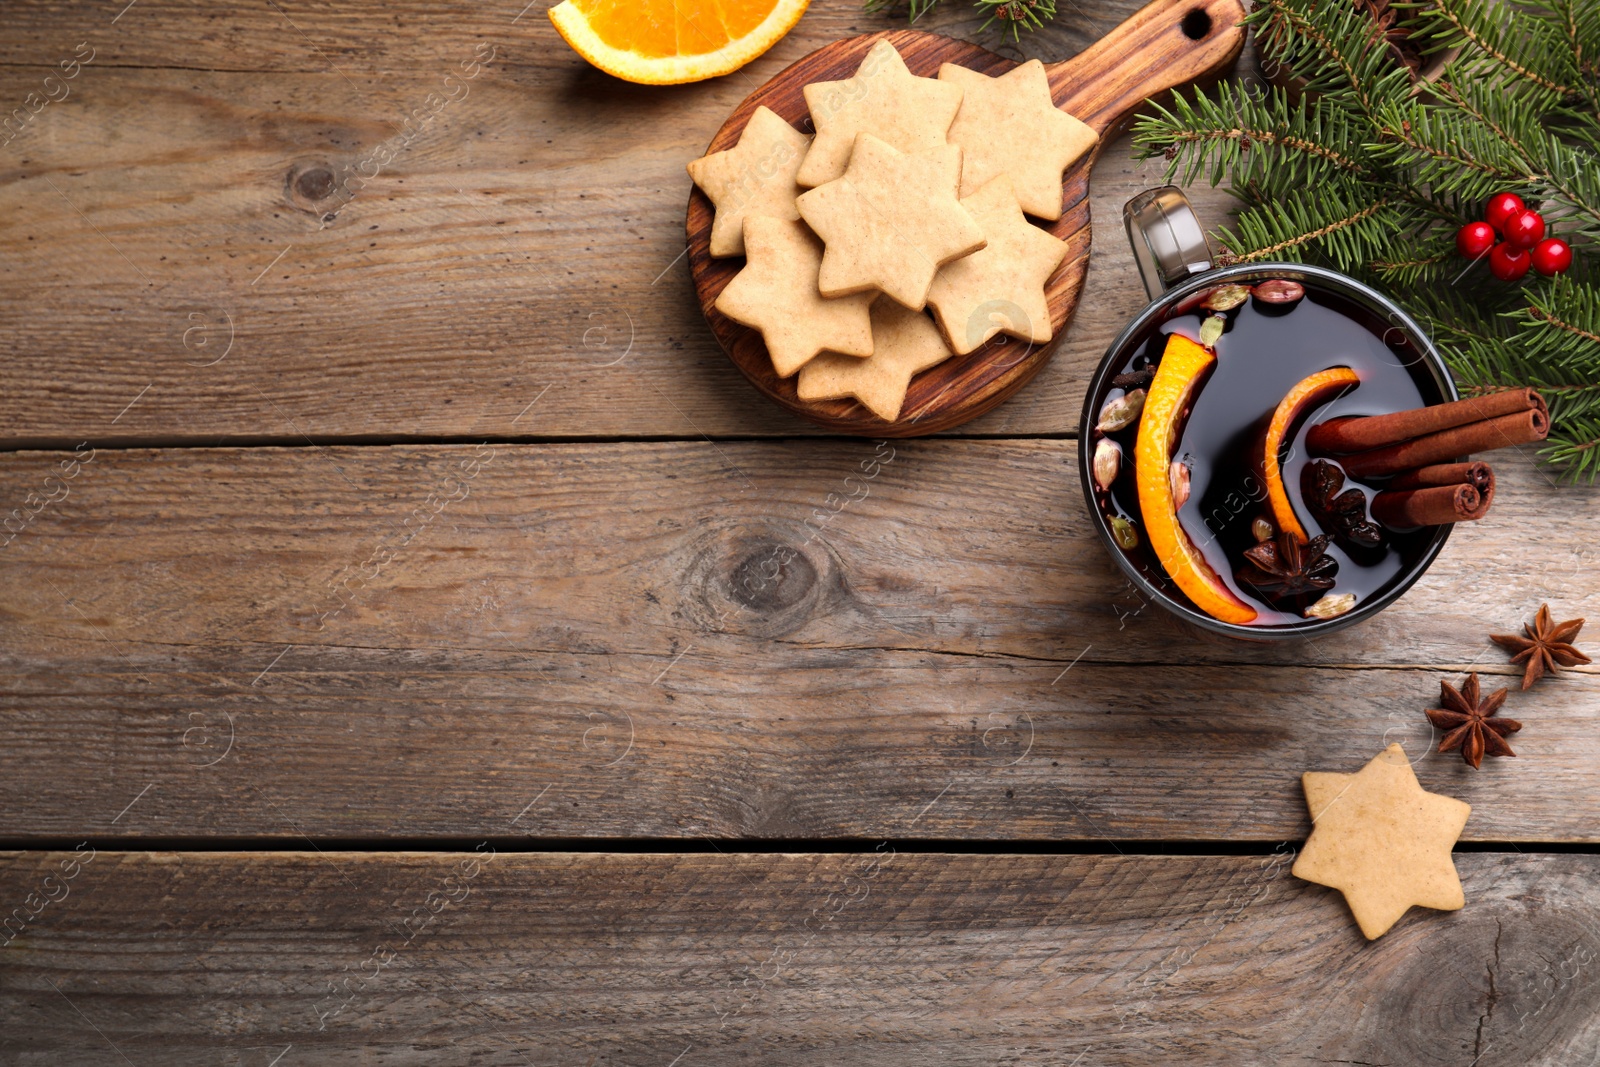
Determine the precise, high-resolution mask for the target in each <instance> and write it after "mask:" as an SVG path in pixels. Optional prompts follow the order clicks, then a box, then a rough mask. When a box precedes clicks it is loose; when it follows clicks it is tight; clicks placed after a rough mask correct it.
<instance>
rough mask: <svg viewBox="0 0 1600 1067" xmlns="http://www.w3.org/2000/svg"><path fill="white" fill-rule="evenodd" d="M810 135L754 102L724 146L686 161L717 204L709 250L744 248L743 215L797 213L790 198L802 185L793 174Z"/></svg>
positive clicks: (722, 252)
mask: <svg viewBox="0 0 1600 1067" xmlns="http://www.w3.org/2000/svg"><path fill="white" fill-rule="evenodd" d="M810 143H811V138H809V137H807V136H806V135H805V134H803V133H801V132H800V131H799V130H797V129H795V128H794V127H793V126H791V125H789V124H788V123H787V122H785V121H783V120H782V119H781V118H779V117H778V116H777V115H776V114H774V113H773V112H772V111H771V110H769V109H767V108H766V107H758V108H756V110H755V113H754V114H753V115H751V116H750V121H749V122H747V123H745V127H744V132H742V133H740V134H739V143H738V144H736V145H734V146H733V147H732V148H730V149H728V150H727V151H726V152H713V153H712V154H711V155H709V156H702V157H701V158H699V159H696V160H693V161H691V162H690V163H689V177H690V179H691V180H693V182H694V183H695V184H696V185H698V186H699V187H700V188H701V189H702V190H703V191H704V192H705V194H706V196H708V197H709V198H710V199H711V202H712V203H713V204H714V205H716V208H717V213H716V216H715V217H714V218H713V219H712V221H711V254H712V255H713V256H739V255H743V254H744V220H745V217H746V216H748V215H766V216H769V217H771V218H775V219H798V218H799V217H800V212H799V211H797V210H796V209H795V206H794V198H795V197H797V196H799V195H800V194H801V193H802V192H804V190H803V189H801V188H800V186H798V185H796V184H795V180H794V176H795V173H796V172H797V171H799V169H800V161H801V160H803V159H805V157H806V148H807V146H808V145H810Z"/></svg>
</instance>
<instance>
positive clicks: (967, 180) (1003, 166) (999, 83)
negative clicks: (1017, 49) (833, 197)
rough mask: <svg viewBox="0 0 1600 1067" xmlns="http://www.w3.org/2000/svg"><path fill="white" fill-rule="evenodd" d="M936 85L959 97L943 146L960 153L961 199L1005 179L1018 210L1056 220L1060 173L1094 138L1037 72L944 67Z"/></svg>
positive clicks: (1039, 66) (1035, 66)
mask: <svg viewBox="0 0 1600 1067" xmlns="http://www.w3.org/2000/svg"><path fill="white" fill-rule="evenodd" d="M939 80H940V81H941V82H948V83H949V84H951V85H955V86H959V87H960V88H961V91H962V97H961V110H960V111H957V112H956V120H955V122H954V123H953V124H951V126H950V129H949V133H948V137H949V140H950V143H951V144H958V145H960V146H961V148H962V150H963V151H964V152H965V153H966V156H965V161H964V169H963V170H962V172H961V195H962V196H970V195H972V194H973V193H974V192H976V191H977V190H978V189H979V188H981V187H983V186H985V185H987V184H989V182H991V181H993V180H994V178H995V176H996V175H1000V174H1006V175H1009V176H1010V177H1011V186H1012V189H1013V190H1014V191H1015V192H1016V194H1017V201H1018V202H1019V203H1021V204H1022V210H1024V211H1026V212H1027V213H1028V214H1030V215H1034V216H1037V217H1038V218H1041V219H1052V220H1054V219H1059V218H1060V217H1061V173H1062V171H1064V170H1066V169H1067V167H1069V166H1071V165H1072V164H1073V163H1074V162H1075V161H1076V160H1077V159H1078V158H1079V157H1080V156H1082V155H1083V154H1084V153H1085V152H1087V151H1089V149H1091V148H1093V147H1094V145H1095V142H1096V141H1098V140H1099V139H1100V135H1099V134H1097V133H1095V132H1094V130H1092V129H1090V128H1089V127H1088V126H1086V125H1084V124H1083V123H1081V122H1079V121H1078V120H1077V119H1075V118H1073V117H1072V116H1071V115H1069V114H1067V113H1066V112H1065V111H1062V110H1061V109H1060V108H1058V107H1056V105H1055V101H1054V100H1053V99H1051V96H1050V78H1049V76H1048V75H1047V74H1045V70H1044V64H1043V63H1041V62H1039V61H1038V60H1037V59H1030V60H1028V62H1026V63H1024V64H1022V66H1020V67H1016V68H1014V69H1012V70H1010V71H1008V72H1007V73H1005V74H1002V75H1001V76H1000V77H998V78H991V77H989V76H988V75H987V74H979V73H978V72H977V71H975V70H968V69H967V68H966V67H962V66H958V65H957V64H955V63H946V64H945V65H944V66H942V67H940V68H939ZM812 151H813V152H815V151H816V149H815V148H813V149H812ZM801 184H802V185H804V184H806V183H805V182H804V181H802V182H801Z"/></svg>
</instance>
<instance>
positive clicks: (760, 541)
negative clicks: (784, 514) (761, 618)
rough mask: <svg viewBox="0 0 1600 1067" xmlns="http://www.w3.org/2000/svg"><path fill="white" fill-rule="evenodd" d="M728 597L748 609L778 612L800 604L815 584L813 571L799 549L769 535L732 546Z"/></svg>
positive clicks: (815, 576)
mask: <svg viewBox="0 0 1600 1067" xmlns="http://www.w3.org/2000/svg"><path fill="white" fill-rule="evenodd" d="M734 558H735V562H734V564H733V566H732V567H731V568H730V570H729V573H728V596H729V598H730V599H732V600H733V601H734V603H736V604H740V605H743V606H744V607H746V608H749V609H750V610H751V611H759V612H763V613H770V612H781V611H786V610H788V609H789V608H792V607H794V606H795V605H797V604H799V603H801V602H802V601H803V600H805V599H806V597H807V595H808V594H809V593H810V592H811V590H812V588H813V587H814V586H815V585H816V584H817V570H816V568H815V567H814V566H812V564H811V561H810V560H809V559H807V558H806V556H805V553H804V552H802V551H801V550H800V549H799V548H796V547H794V546H792V545H788V544H785V543H784V542H782V541H778V540H774V539H772V538H764V537H763V538H754V539H751V540H747V541H742V542H739V543H736V544H735V545H734Z"/></svg>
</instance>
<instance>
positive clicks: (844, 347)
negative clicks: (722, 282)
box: [717, 215, 876, 378]
mask: <svg viewBox="0 0 1600 1067" xmlns="http://www.w3.org/2000/svg"><path fill="white" fill-rule="evenodd" d="M744 245H745V249H744V250H745V256H746V257H748V258H747V262H746V263H745V266H744V269H743V270H741V271H740V272H739V273H738V274H736V275H734V276H733V280H732V281H730V282H729V283H728V284H727V286H726V287H725V288H724V289H723V290H722V292H721V293H719V294H717V310H718V311H720V312H722V313H723V314H724V315H726V316H728V318H730V319H732V320H733V321H734V322H742V323H744V324H745V325H746V326H750V327H753V328H754V329H757V330H760V331H761V337H762V339H763V340H764V341H766V343H767V353H768V354H769V355H770V356H772V366H773V368H774V369H775V370H776V371H777V372H778V377H780V378H787V377H788V376H789V375H791V374H793V373H794V372H795V371H797V370H799V369H800V368H801V366H802V365H804V364H805V363H806V362H807V361H808V360H810V359H812V358H813V357H815V356H816V355H817V354H818V353H819V352H825V351H826V352H842V353H844V355H843V356H841V357H840V358H841V359H847V360H849V361H850V362H853V363H854V362H860V359H859V357H862V356H867V355H870V354H871V353H872V320H871V318H870V316H869V315H868V308H870V307H871V306H872V300H873V297H874V296H875V295H876V294H874V293H862V294H861V295H859V296H845V297H840V298H839V299H837V300H829V299H827V298H826V297H824V296H823V295H822V294H821V293H820V292H818V291H817V269H818V268H819V267H820V266H821V264H822V245H821V243H820V242H819V241H818V240H817V239H816V237H814V236H813V235H812V233H811V231H810V230H808V229H806V226H805V223H803V222H790V221H789V220H788V219H769V218H765V217H763V216H761V215H753V216H751V217H749V218H747V219H745V220H744Z"/></svg>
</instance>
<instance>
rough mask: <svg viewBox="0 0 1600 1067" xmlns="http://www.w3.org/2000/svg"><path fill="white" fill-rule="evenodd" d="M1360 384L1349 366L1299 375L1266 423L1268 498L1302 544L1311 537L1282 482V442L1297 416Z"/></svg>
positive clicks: (1284, 526)
mask: <svg viewBox="0 0 1600 1067" xmlns="http://www.w3.org/2000/svg"><path fill="white" fill-rule="evenodd" d="M1360 384H1361V378H1360V376H1359V375H1357V374H1356V372H1355V371H1353V370H1351V369H1350V368H1349V367H1329V368H1328V369H1327V370H1321V371H1318V372H1317V373H1315V374H1312V375H1309V376H1308V377H1305V378H1302V379H1300V381H1299V382H1298V383H1296V385H1295V387H1294V388H1293V389H1290V390H1289V392H1288V395H1286V396H1285V397H1284V398H1283V399H1282V400H1280V401H1278V407H1277V410H1276V411H1274V412H1273V413H1272V421H1271V422H1269V423H1268V424H1267V439H1266V445H1265V447H1264V448H1263V449H1262V454H1261V473H1262V475H1263V477H1264V478H1265V479H1266V482H1267V502H1268V503H1269V504H1270V505H1271V506H1272V517H1273V518H1274V519H1276V520H1277V523H1278V529H1280V530H1286V531H1288V532H1289V533H1292V534H1294V539H1295V540H1296V541H1299V542H1300V543H1301V544H1302V545H1303V544H1306V543H1307V542H1308V541H1310V540H1311V538H1310V537H1309V536H1308V535H1307V534H1306V528H1305V527H1304V526H1302V525H1301V524H1300V517H1299V516H1298V515H1296V514H1295V513H1294V505H1293V504H1292V503H1290V502H1289V492H1288V490H1287V489H1285V488H1284V485H1283V461H1282V460H1281V459H1280V457H1279V453H1281V452H1282V451H1283V442H1284V441H1285V440H1287V439H1288V437H1289V433H1290V431H1291V430H1293V429H1294V424H1295V420H1296V419H1298V418H1300V416H1301V415H1303V414H1305V413H1306V411H1307V410H1308V409H1310V408H1314V407H1318V406H1320V405H1322V404H1325V403H1327V402H1328V401H1329V400H1332V399H1333V397H1334V394H1336V393H1338V392H1340V391H1342V390H1345V389H1348V388H1350V387H1351V386H1353V385H1360Z"/></svg>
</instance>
